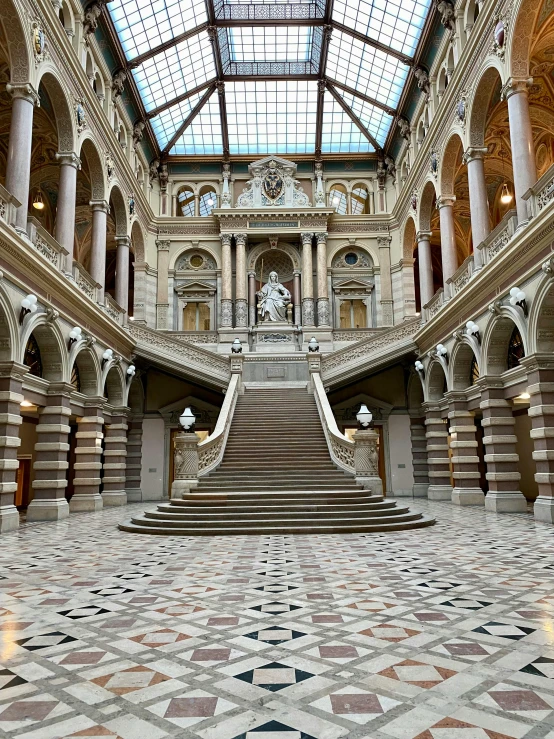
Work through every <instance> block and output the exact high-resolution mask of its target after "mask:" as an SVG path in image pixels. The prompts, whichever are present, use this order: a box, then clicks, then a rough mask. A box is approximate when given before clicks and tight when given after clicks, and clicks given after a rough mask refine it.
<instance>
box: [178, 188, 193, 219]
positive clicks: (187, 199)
mask: <svg viewBox="0 0 554 739" xmlns="http://www.w3.org/2000/svg"><path fill="white" fill-rule="evenodd" d="M177 202H178V203H179V205H178V210H180V211H181V215H182V216H186V217H188V218H190V217H193V216H194V192H193V191H192V187H183V188H182V189H181V190H180V191H179V193H178V195H177Z"/></svg>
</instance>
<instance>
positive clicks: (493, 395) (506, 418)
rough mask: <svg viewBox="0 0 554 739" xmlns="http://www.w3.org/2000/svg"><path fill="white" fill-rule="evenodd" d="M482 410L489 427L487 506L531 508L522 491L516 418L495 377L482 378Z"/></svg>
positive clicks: (507, 510)
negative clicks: (520, 487) (515, 427)
mask: <svg viewBox="0 0 554 739" xmlns="http://www.w3.org/2000/svg"><path fill="white" fill-rule="evenodd" d="M478 382H479V384H481V385H482V391H481V409H482V411H483V420H482V421H481V426H482V427H483V428H484V430H485V436H484V438H483V442H484V444H485V452H486V453H485V462H486V463H487V480H488V483H489V491H488V493H487V495H486V497H485V509H486V510H487V511H496V512H497V513H514V512H518V511H526V510H527V501H526V500H525V497H524V495H523V493H522V492H521V491H520V490H519V481H520V479H521V475H520V473H519V471H518V470H519V455H518V453H517V452H516V442H517V437H516V436H515V434H514V426H515V420H514V417H513V415H512V408H511V405H510V403H509V402H508V401H507V400H505V399H504V388H503V387H502V383H501V382H500V381H499V380H496V379H495V378H486V377H485V378H481V380H479V381H478Z"/></svg>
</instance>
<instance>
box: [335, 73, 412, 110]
mask: <svg viewBox="0 0 554 739" xmlns="http://www.w3.org/2000/svg"><path fill="white" fill-rule="evenodd" d="M325 81H326V82H328V83H329V84H331V85H333V87H338V88H339V90H344V92H347V93H348V94H349V95H353V96H354V97H357V98H359V99H360V100H363V101H364V102H366V103H369V104H370V105H373V106H374V107H375V108H379V109H380V110H384V111H385V113H388V114H389V115H392V116H395V115H396V114H397V112H398V111H397V110H396V108H391V107H390V106H389V105H385V104H384V103H380V102H379V100H376V99H375V98H372V97H369V95H364V93H363V92H358V90H356V89H354V88H353V87H349V86H348V85H345V84H343V83H342V82H338V81H337V80H335V79H333V77H325Z"/></svg>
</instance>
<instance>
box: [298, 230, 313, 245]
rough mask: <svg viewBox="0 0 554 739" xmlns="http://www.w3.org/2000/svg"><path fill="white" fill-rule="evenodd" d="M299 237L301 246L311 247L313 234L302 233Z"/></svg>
mask: <svg viewBox="0 0 554 739" xmlns="http://www.w3.org/2000/svg"><path fill="white" fill-rule="evenodd" d="M300 237H301V239H302V246H307V245H309V246H311V245H312V239H313V237H314V235H313V232H304V233H301V234H300Z"/></svg>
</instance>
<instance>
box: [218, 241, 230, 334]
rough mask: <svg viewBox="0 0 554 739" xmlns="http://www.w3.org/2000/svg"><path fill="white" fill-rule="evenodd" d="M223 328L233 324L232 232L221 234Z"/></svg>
mask: <svg viewBox="0 0 554 739" xmlns="http://www.w3.org/2000/svg"><path fill="white" fill-rule="evenodd" d="M220 238H221V328H232V326H233V285H232V282H233V267H232V263H231V234H221V237H220Z"/></svg>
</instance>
